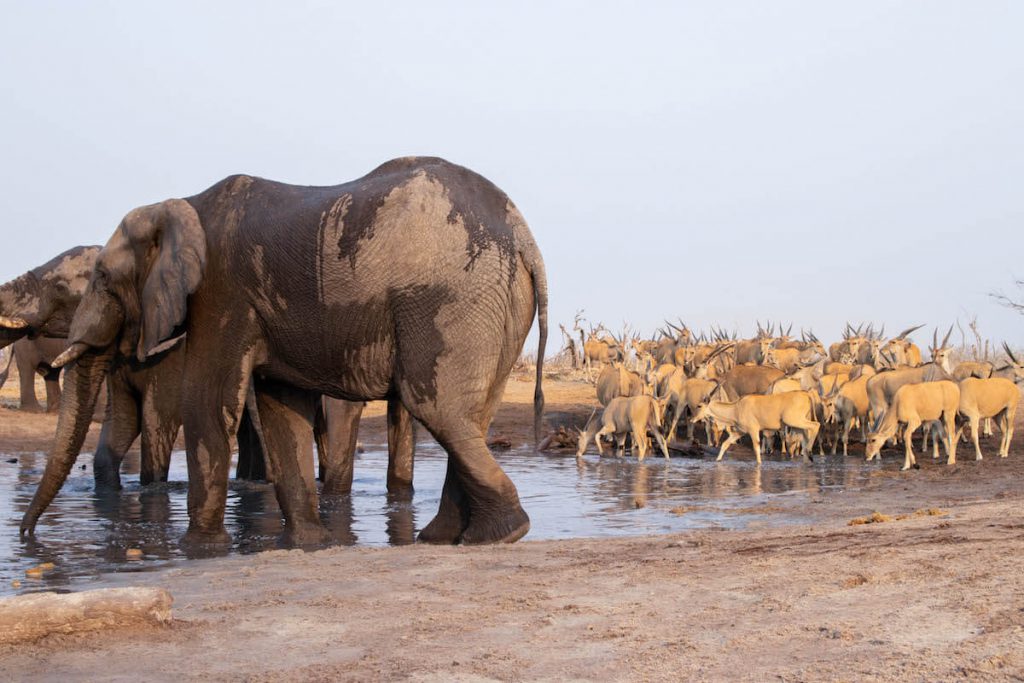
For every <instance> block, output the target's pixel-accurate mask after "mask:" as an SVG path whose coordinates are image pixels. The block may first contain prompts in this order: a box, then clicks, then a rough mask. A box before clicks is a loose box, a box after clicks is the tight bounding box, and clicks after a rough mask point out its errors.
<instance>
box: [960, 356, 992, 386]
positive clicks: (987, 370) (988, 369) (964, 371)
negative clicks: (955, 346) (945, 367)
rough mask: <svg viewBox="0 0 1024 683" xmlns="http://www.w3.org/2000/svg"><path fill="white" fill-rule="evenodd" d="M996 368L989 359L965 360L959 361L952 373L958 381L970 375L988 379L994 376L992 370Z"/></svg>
mask: <svg viewBox="0 0 1024 683" xmlns="http://www.w3.org/2000/svg"><path fill="white" fill-rule="evenodd" d="M995 369H996V368H995V366H994V365H993V364H992V363H991V362H989V361H987V360H965V361H961V362H960V363H957V366H956V367H955V368H953V372H952V373H950V374H951V375H953V379H955V380H956V381H957V382H960V381H962V380H965V379H967V378H968V377H974V378H977V379H988V378H989V377H991V376H992V372H993V371H994V370H995Z"/></svg>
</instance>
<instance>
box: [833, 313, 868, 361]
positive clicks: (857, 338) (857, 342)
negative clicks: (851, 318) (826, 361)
mask: <svg viewBox="0 0 1024 683" xmlns="http://www.w3.org/2000/svg"><path fill="white" fill-rule="evenodd" d="M862 327H863V325H859V326H858V327H857V329H856V330H855V329H853V328H852V327H850V323H849V322H847V323H846V329H845V330H843V340H842V341H840V342H835V343H834V344H831V345H829V347H828V357H829V358H830V359H832V360H833V361H836V362H850V363H853V362H855V361H856V360H857V358H858V356H859V354H860V347H861V345H862V344H863V343H864V341H865V340H864V337H863V336H862V335H861V328H862ZM843 356H848V357H849V358H850V359H851V360H850V361H844V360H843Z"/></svg>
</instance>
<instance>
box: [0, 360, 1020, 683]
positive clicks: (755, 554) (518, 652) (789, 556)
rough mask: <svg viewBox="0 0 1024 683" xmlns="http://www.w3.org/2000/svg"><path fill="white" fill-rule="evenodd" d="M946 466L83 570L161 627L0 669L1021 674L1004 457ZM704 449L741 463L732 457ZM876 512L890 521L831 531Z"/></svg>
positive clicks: (1013, 465)
mask: <svg viewBox="0 0 1024 683" xmlns="http://www.w3.org/2000/svg"><path fill="white" fill-rule="evenodd" d="M545 388H546V391H547V394H548V411H547V414H548V416H549V419H553V420H555V421H557V420H559V419H561V417H560V416H564V418H565V419H570V420H571V419H575V418H578V419H579V420H580V421H582V420H583V419H585V418H586V416H587V415H589V413H590V410H591V407H590V400H591V397H592V392H593V389H592V387H590V386H587V385H584V384H579V383H574V382H560V381H551V382H548V383H547V385H546V387H545ZM532 389H533V387H532V383H529V382H521V381H517V380H515V379H513V380H511V381H510V382H509V386H508V388H507V390H506V396H505V403H504V404H503V405H502V407H501V409H500V410H499V413H498V416H497V418H496V420H495V423H494V427H493V429H492V436H501V437H503V438H507V439H509V440H510V441H512V443H513V444H514V445H518V444H520V443H523V444H525V443H529V442H530V441H531V440H532V417H531V410H530V399H531V398H532ZM367 414H368V418H367V419H366V420H364V424H363V426H362V428H361V440H363V441H364V443H365V444H367V446H368V447H372V446H375V445H380V444H381V443H383V434H384V430H383V426H384V423H383V411H382V410H378V409H377V407H376V406H370V407H369V408H368V411H367ZM12 416H13V417H12ZM25 417H26V416H20V415H19V414H17V413H14V412H13V411H7V410H0V439H4V444H7V443H8V442H7V441H6V440H7V439H11V440H12V441H11V442H12V443H14V440H17V444H18V445H19V446H22V447H24V448H22V449H21V450H41V451H45V449H46V447H47V446H48V443H47V439H48V437H47V435H46V433H45V427H46V425H47V424H49V425H50V427H49V429H50V430H51V431H50V434H51V435H52V425H53V418H52V417H51V416H27V418H28V419H23V418H25ZM96 432H98V426H95V427H94V429H93V434H92V435H91V436H90V438H91V439H92V438H94V435H95V433H96ZM996 442H997V441H990V442H988V443H987V444H983V450H985V452H986V454H988V453H989V452H990V451H991V450H994V448H993V446H992V444H993V443H996ZM87 447H88V445H87ZM10 450H14V449H12V448H11V447H10V446H5V451H10ZM856 452H857V453H858V455H856V456H854V455H851V456H850V458H858V459H859V458H860V457H862V456H861V455H859V453H860V450H859V447H858V450H857V451H856ZM959 455H960V462H959V463H958V464H957V465H954V466H952V467H947V466H946V465H945V464H944V462H940V463H934V462H932V461H931V458H930V457H923V458H921V457H919V462H921V463H922V468H921V470H919V471H914V472H908V473H900V472H898V471H897V467H898V463H897V462H896V461H897V460H899V461H901V460H902V455H901V454H898V453H896V452H894V451H893V452H887V453H886V454H885V456H884V457H885V459H886V461H887V466H886V467H882V468H873V469H871V470H870V471H869V472H868V473H867V475H865V476H864V477H863V478H862V479H859V480H858V482H857V484H856V486H850V487H838V488H836V489H834V490H833V489H825V490H822V491H821V492H819V493H815V494H811V495H808V496H803V497H799V498H798V497H787V496H780V497H778V499H776V500H773V502H772V503H771V504H769V505H765V506H762V507H763V508H765V509H763V510H761V512H762V513H763V514H765V515H766V516H768V517H771V516H773V515H788V514H796V513H799V514H802V515H804V516H805V518H806V519H810V520H812V523H810V524H797V525H787V526H781V527H779V526H765V527H762V528H749V529H748V530H728V529H712V530H709V529H702V530H696V531H689V532H682V533H671V534H662V535H656V536H642V537H631V538H600V539H575V540H559V541H538V540H530V539H531V537H530V536H529V535H528V536H527V537H526V539H524V541H521V542H520V543H518V544H515V545H512V546H502V547H486V548H448V547H430V546H421V545H413V546H406V547H397V548H360V547H355V548H352V547H334V548H329V549H326V550H321V551H316V552H302V551H297V550H293V551H281V550H276V551H270V552H264V553H259V554H255V555H246V556H233V557H226V558H218V559H212V560H202V561H190V562H187V563H183V564H180V565H179V566H176V567H173V568H171V569H165V570H160V571H156V572H147V573H133V574H113V575H105V576H104V577H102V578H101V579H99V580H98V581H96V582H94V584H92V585H90V587H99V586H124V585H140V586H159V587H163V588H166V589H168V590H169V591H170V592H171V593H172V595H173V596H174V599H175V604H174V616H175V622H174V624H173V625H172V626H169V627H153V628H151V629H136V630H133V631H132V632H131V633H118V634H116V635H115V634H100V635H80V636H52V637H49V638H46V639H44V640H42V641H40V642H38V643H36V644H33V645H28V646H20V647H17V648H14V647H9V648H4V649H0V675H2V676H3V678H4V679H5V680H11V679H29V680H33V679H35V680H44V679H52V678H67V677H85V678H94V679H95V678H114V679H118V678H122V677H124V678H127V677H133V676H138V675H139V673H140V670H139V666H140V653H141V654H143V655H144V662H145V670H146V677H147V678H148V679H150V680H170V679H180V678H182V677H184V678H187V679H205V680H221V679H223V680H229V679H230V680H234V679H238V678H247V679H252V680H282V679H283V680H366V679H373V678H406V677H411V678H414V679H417V680H488V679H497V680H535V679H545V678H547V679H565V678H569V677H574V678H582V679H593V680H597V679H600V680H627V679H628V680H636V679H646V680H681V679H684V680H685V679H699V678H702V679H732V680H736V679H740V680H743V679H748V680H763V679H764V678H766V677H768V676H773V677H780V676H781V677H782V678H784V679H844V678H845V679H851V678H857V679H865V678H871V679H886V680H905V679H907V678H912V679H929V680H946V679H960V678H966V679H970V680H1006V679H1012V678H1013V677H1014V676H1017V677H1019V676H1022V675H1024V655H1022V654H1021V653H1024V572H1021V571H1020V570H1021V568H1022V567H1024V564H1022V563H1024V560H1022V559H1021V558H1024V449H1022V448H1021V446H1020V444H1019V443H1017V444H1014V447H1013V449H1012V451H1011V455H1010V457H1009V458H1008V459H999V458H996V457H988V456H987V457H986V459H985V460H983V461H981V462H974V461H973V454H971V453H970V451H969V449H963V448H962V449H961V450H960V452H959ZM567 457H568V458H570V459H571V458H572V456H571V455H569V456H567ZM587 457H588V462H590V463H593V462H594V461H596V456H587ZM726 457H727V462H726V464H728V459H729V458H735V460H736V461H737V462H736V465H737V466H740V467H741V466H743V465H746V463H745V462H744V461H745V459H746V458H748V457H749V452H748V451H745V450H743V449H737V452H736V455H735V456H733V454H732V452H730V455H728V456H726ZM775 457H776V458H777V457H778V456H775ZM830 457H839V456H830ZM673 462H674V463H675V462H678V460H677V459H675V458H674V459H673ZM889 464H891V465H892V466H888V465H889ZM357 476H358V471H357ZM762 476H764V475H762ZM927 509H931V510H932V511H933V514H927V513H919V514H916V515H915V514H914V512H915V511H918V510H927ZM876 511H877V512H880V513H883V514H884V515H887V516H889V517H891V518H893V519H891V521H886V522H883V523H875V524H863V525H854V526H851V525H850V524H849V522H850V521H851V520H852V519H854V518H857V517H863V516H867V515H870V514H871V513H872V512H876ZM680 514H684V515H685V514H686V511H685V510H683V511H680ZM900 515H906V516H905V517H903V518H902V519H897V517H898V516H900ZM12 532H13V533H16V530H11V529H8V530H7V531H5V532H4V533H12ZM211 652H216V653H217V655H216V657H211V656H209V653H211ZM254 652H268V653H269V652H272V653H273V656H255V657H254V656H253V653H254Z"/></svg>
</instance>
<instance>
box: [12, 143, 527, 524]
mask: <svg viewBox="0 0 1024 683" xmlns="http://www.w3.org/2000/svg"><path fill="white" fill-rule="evenodd" d="M535 310H536V311H538V317H539V321H540V342H539V349H538V363H537V388H536V392H535V397H534V398H535V416H534V417H535V430H539V427H540V416H541V411H542V408H543V393H542V391H541V386H540V378H541V372H542V369H543V352H544V345H545V343H546V337H547V285H546V280H545V276H544V265H543V261H542V259H541V256H540V251H539V250H538V248H537V246H536V244H535V243H534V241H533V237H532V235H531V234H530V232H529V229H528V228H527V226H526V223H525V221H524V220H523V218H522V216H521V215H520V214H519V211H518V210H517V209H516V208H515V206H514V205H513V204H512V202H511V201H510V200H509V199H508V197H507V196H506V195H505V194H504V193H502V192H501V191H500V190H499V189H498V188H496V187H495V186H494V185H492V184H491V183H490V182H489V181H487V180H486V179H484V178H482V177H481V176H479V175H477V174H475V173H473V172H471V171H469V170H467V169H464V168H462V167H459V166H455V165H453V164H450V163H448V162H446V161H444V160H441V159H433V158H423V159H415V158H409V159H397V160H394V161H391V162H388V163H386V164H384V165H382V166H381V167H379V168H377V169H376V170H374V171H373V172H371V173H370V174H368V175H366V176H364V177H363V178H360V179H358V180H355V181H352V182H350V183H345V184H342V185H337V186H333V187H299V186H292V185H285V184H282V183H276V182H272V181H267V180H262V179H259V178H253V177H250V176H232V177H230V178H227V179H225V180H223V181H221V182H219V183H217V184H216V185H214V186H213V187H211V188H209V189H208V190H206V191H204V192H202V193H201V194H198V195H195V196H193V197H189V198H187V199H184V200H181V199H171V200H167V201H165V202H162V203H160V204H155V205H151V206H146V207H142V208H139V209H136V210H134V211H132V212H131V213H129V214H128V215H127V216H126V217H125V219H124V220H123V221H122V223H121V225H120V226H119V227H118V229H117V231H116V232H115V233H114V235H113V237H111V239H110V241H109V242H108V243H107V245H106V246H105V247H104V249H103V251H102V253H101V254H100V256H99V258H98V260H97V264H96V268H95V271H94V273H93V276H92V278H91V280H90V282H89V287H88V291H87V292H86V295H85V297H84V298H83V300H82V304H81V306H80V307H79V310H78V312H77V314H76V315H75V318H74V322H73V324H72V329H71V335H70V339H71V342H72V343H71V347H70V348H69V350H68V352H67V353H66V354H64V355H63V356H62V357H61V358H59V359H57V361H55V363H57V364H60V363H65V362H72V361H73V365H72V367H70V369H69V372H67V373H66V374H67V377H66V380H65V391H64V393H65V399H64V400H63V401H62V404H61V412H60V416H59V419H58V425H57V436H56V439H55V443H54V448H53V451H52V452H51V454H50V457H49V458H48V460H47V466H46V471H45V473H44V475H43V480H42V482H41V483H40V485H39V488H38V489H37V491H36V494H35V496H34V497H33V500H32V502H31V504H30V505H29V508H28V510H27V511H26V513H25V516H24V518H23V520H22V525H21V531H22V534H26V533H32V532H33V531H34V528H35V524H36V521H37V520H38V518H39V516H40V515H41V514H42V512H43V510H45V508H46V506H47V505H48V504H49V503H50V501H51V500H52V499H53V496H54V495H55V494H56V493H57V491H58V490H59V488H60V485H61V484H62V483H63V481H64V479H65V478H66V477H67V474H68V472H69V471H70V468H71V466H72V465H73V463H74V458H75V456H76V455H77V453H78V449H79V448H80V447H81V444H82V441H83V440H84V438H85V432H86V428H87V426H88V421H87V419H86V418H85V416H86V415H87V414H88V413H89V412H90V411H91V409H92V405H93V402H94V401H95V399H96V395H97V394H98V392H99V387H100V383H101V382H102V380H103V378H104V377H105V376H106V375H107V373H108V372H109V370H110V365H111V361H112V360H113V359H114V358H115V356H116V355H117V354H118V353H120V354H121V355H124V356H130V355H133V354H134V355H136V356H137V357H139V358H142V359H144V358H146V357H147V356H149V355H150V354H152V353H154V352H155V350H156V349H158V348H159V347H160V345H161V344H163V343H164V342H166V341H167V340H168V339H171V338H173V337H174V336H176V335H179V334H181V333H182V332H185V333H187V335H188V343H187V346H186V349H185V368H184V373H183V385H182V416H183V420H184V426H185V439H186V448H187V451H188V469H189V492H188V507H189V530H188V532H187V533H186V538H185V539H184V541H185V542H187V543H226V542H228V541H229V538H228V536H227V533H226V532H225V529H224V508H225V501H226V496H227V478H228V466H229V463H230V452H229V439H228V436H229V435H230V434H232V433H233V432H234V430H236V429H237V427H238V424H239V420H240V418H241V414H242V411H243V408H244V406H245V403H246V396H247V394H248V391H249V386H250V378H251V381H252V383H253V386H254V387H255V393H256V403H257V404H258V408H259V418H260V420H261V422H262V426H263V433H264V435H265V438H266V445H267V452H268V456H269V460H270V465H271V467H272V469H273V471H274V476H275V487H276V492H277V497H278V501H279V503H280V506H281V509H282V512H283V513H284V517H285V534H286V537H288V538H287V539H286V540H291V541H292V542H299V543H302V542H312V541H317V540H321V539H323V538H324V535H325V534H324V529H323V527H322V526H321V524H320V521H319V518H318V515H317V504H316V489H315V485H314V483H313V472H312V453H311V450H312V441H313V423H314V420H315V416H316V404H317V402H318V401H319V400H320V395H326V396H330V397H333V398H338V399H344V400H348V401H366V400H378V399H387V400H389V401H394V400H397V401H399V402H400V403H401V404H402V405H403V406H404V407H405V408H406V410H408V412H409V413H410V414H411V415H412V416H413V417H415V418H416V419H417V420H418V421H419V422H420V423H421V424H423V425H424V427H425V428H426V429H427V430H428V431H429V432H430V433H431V434H432V435H433V436H434V438H435V439H437V441H438V442H439V443H440V444H441V445H442V447H444V448H445V450H446V451H447V452H448V455H449V459H448V472H447V475H446V479H445V484H444V488H443V490H442V497H441V504H440V509H439V512H438V515H437V516H436V517H435V518H434V520H433V521H431V522H430V524H428V525H427V526H426V528H424V529H423V530H422V531H421V532H420V536H419V538H420V540H424V541H429V542H438V543H456V542H463V543H489V542H499V541H509V542H511V541H515V540H517V539H519V538H521V537H522V536H523V535H524V534H525V533H526V532H527V531H528V530H529V518H528V517H527V515H526V513H525V512H524V511H523V509H522V507H521V506H520V504H519V497H518V494H517V492H516V489H515V486H514V485H513V484H512V482H511V481H510V480H509V478H508V477H507V476H506V475H505V473H504V472H503V471H502V470H501V468H500V467H499V466H498V464H497V462H495V460H494V458H493V457H492V456H491V454H490V452H489V450H488V449H487V446H486V443H485V440H484V435H485V433H486V430H487V428H488V426H489V424H490V422H491V419H492V417H493V415H494V411H495V409H496V408H497V405H498V402H499V400H500V398H501V394H502V391H503V389H504V385H505V381H506V380H507V378H508V374H509V372H510V371H511V369H512V365H513V363H514V362H515V359H516V358H517V357H518V355H519V353H520V351H521V350H522V347H523V342H524V341H525V339H526V334H527V332H528V331H529V328H530V326H531V324H532V322H533V314H534V311H535ZM224 330H230V331H231V333H230V334H225V333H224Z"/></svg>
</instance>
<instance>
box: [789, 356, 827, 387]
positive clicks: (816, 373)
mask: <svg viewBox="0 0 1024 683" xmlns="http://www.w3.org/2000/svg"><path fill="white" fill-rule="evenodd" d="M827 362H828V361H827V360H826V359H825V358H822V359H821V360H819V361H818V362H817V363H813V364H811V365H805V366H803V367H799V368H797V369H795V370H793V371H792V372H790V373H789V374H788V375H786V377H785V379H791V380H795V381H797V382H799V383H800V388H801V389H802V390H804V391H812V390H817V389H818V380H820V379H821V377H822V375H824V374H825V373H824V368H825V363H827Z"/></svg>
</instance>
